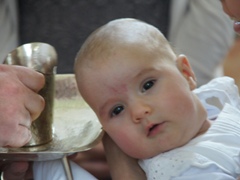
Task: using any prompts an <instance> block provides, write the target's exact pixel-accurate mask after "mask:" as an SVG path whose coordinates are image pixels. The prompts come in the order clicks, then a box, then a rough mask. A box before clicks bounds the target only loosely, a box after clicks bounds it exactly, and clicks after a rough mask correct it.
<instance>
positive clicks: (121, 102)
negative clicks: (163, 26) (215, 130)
mask: <svg viewBox="0 0 240 180" xmlns="http://www.w3.org/2000/svg"><path fill="white" fill-rule="evenodd" d="M105 33H106V34H105ZM144 33H146V34H147V35H144ZM101 36H102V37H104V38H101ZM103 39H104V40H103ZM163 39H164V38H163V35H162V34H161V33H160V32H159V31H158V30H156V28H154V27H153V26H149V25H147V24H145V23H141V22H139V21H134V22H132V21H131V20H130V21H129V20H122V21H114V22H111V23H110V24H107V25H106V26H104V27H102V28H101V29H100V30H98V31H97V32H95V33H94V34H93V36H92V37H90V39H89V40H88V41H87V43H86V45H85V46H84V47H83V50H81V51H80V53H79V55H78V58H79V59H77V62H76V64H75V72H76V78H77V82H78V86H79V90H80V92H81V94H82V96H83V98H84V99H85V100H86V102H87V103H88V104H89V105H90V106H91V108H92V109H93V110H94V111H95V113H96V114H97V116H98V118H99V120H100V122H101V124H102V125H103V129H104V130H105V131H106V132H107V134H108V135H109V136H110V137H111V138H112V140H113V142H115V143H116V144H117V146H118V147H119V148H120V151H123V152H122V155H123V157H124V154H125V156H128V157H132V158H134V159H144V158H150V157H153V156H155V155H157V154H159V153H162V152H165V151H168V150H171V149H174V148H176V147H180V146H183V145H184V144H186V143H187V142H189V141H190V140H191V139H192V138H194V137H196V136H198V135H199V134H202V133H204V132H205V131H207V130H208V128H209V127H210V123H209V121H208V120H207V116H206V111H205V109H204V108H203V106H202V105H201V103H200V101H199V100H198V98H197V97H196V96H195V95H194V94H193V93H192V90H193V89H194V88H195V87H196V83H195V76H194V73H193V71H192V69H191V67H190V65H189V63H188V60H187V58H186V57H185V56H182V55H181V56H178V57H177V56H176V55H175V54H174V53H173V52H172V50H171V48H170V46H169V45H168V44H166V40H163ZM155 40H156V41H155ZM88 43H89V44H88ZM91 43H93V44H94V43H95V44H97V46H95V45H93V44H91ZM145 44H148V45H149V47H148V48H146V46H145ZM151 44H152V46H151ZM88 48H89V49H91V51H88ZM94 48H95V49H94ZM88 53H89V55H88ZM173 112H174V113H173ZM110 143H111V142H110ZM112 144H114V143H112ZM105 147H109V148H110V149H111V147H112V146H107V145H106V143H105ZM116 149H117V148H115V150H116ZM106 151H107V150H106ZM114 152H116V151H114V148H113V153H107V154H108V156H110V157H113V158H108V160H109V161H110V165H112V166H117V165H114V164H116V163H114V162H112V163H111V159H116V158H117V157H119V151H118V153H114ZM113 154H118V155H116V156H115V157H114V155H113ZM124 159H126V158H124ZM118 160H120V161H121V162H122V159H120V158H118ZM115 162H116V161H115ZM118 162H119V161H118ZM131 162H132V163H133V162H134V161H131ZM133 164H134V163H133ZM135 165H136V164H135ZM136 166H137V165H136ZM131 167H132V166H131ZM110 168H111V169H115V170H116V168H112V167H110ZM116 171H118V170H116ZM130 171H131V170H129V172H128V173H126V174H128V175H129V173H134V172H130ZM119 173H120V174H121V176H120V177H121V178H122V176H123V171H121V172H120V171H119ZM112 175H113V176H114V177H115V172H113V171H112ZM116 177H118V175H116ZM126 177H127V176H126Z"/></svg>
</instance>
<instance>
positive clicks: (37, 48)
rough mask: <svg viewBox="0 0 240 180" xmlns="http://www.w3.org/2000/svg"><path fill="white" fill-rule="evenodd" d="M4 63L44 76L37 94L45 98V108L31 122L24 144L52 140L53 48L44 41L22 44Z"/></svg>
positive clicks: (55, 57) (38, 143)
mask: <svg viewBox="0 0 240 180" xmlns="http://www.w3.org/2000/svg"><path fill="white" fill-rule="evenodd" d="M4 63H5V64H9V65H20V66H25V67H29V68H31V69H34V70H36V71H38V72H41V73H43V74H44V76H45V86H44V87H43V89H42V90H41V91H40V92H39V94H40V95H41V96H42V97H43V98H44V99H45V108H44V110H43V112H42V113H41V114H40V116H39V117H38V118H37V119H36V120H35V121H34V122H33V123H32V125H31V133H32V139H31V140H30V142H29V143H28V144H26V146H38V145H42V144H46V143H48V142H50V141H51V140H52V136H53V134H52V123H53V100H54V76H55V69H56V65H57V53H56V51H55V49H54V48H53V47H52V46H51V45H49V44H46V43H41V42H34V43H29V44H24V45H22V46H20V47H18V48H16V49H14V50H13V51H12V52H10V53H9V54H8V55H7V57H6V58H5V60H4Z"/></svg>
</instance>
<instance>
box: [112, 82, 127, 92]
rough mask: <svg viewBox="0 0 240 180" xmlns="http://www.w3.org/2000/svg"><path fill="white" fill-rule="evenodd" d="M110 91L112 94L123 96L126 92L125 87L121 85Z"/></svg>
mask: <svg viewBox="0 0 240 180" xmlns="http://www.w3.org/2000/svg"><path fill="white" fill-rule="evenodd" d="M110 91H111V92H112V93H114V94H124V93H126V92H127V85H126V84H122V85H118V86H114V87H110Z"/></svg>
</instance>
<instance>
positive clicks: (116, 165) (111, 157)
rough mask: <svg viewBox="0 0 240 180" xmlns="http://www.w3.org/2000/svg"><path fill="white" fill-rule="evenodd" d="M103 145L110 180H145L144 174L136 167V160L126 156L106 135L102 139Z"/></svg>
mask: <svg viewBox="0 0 240 180" xmlns="http://www.w3.org/2000/svg"><path fill="white" fill-rule="evenodd" d="M103 145H104V149H105V154H106V157H107V162H108V164H109V168H110V173H111V176H112V179H114V180H118V179H119V180H121V179H138V180H146V179H147V177H146V175H145V173H144V172H143V170H142V169H141V167H140V166H139V165H138V160H137V159H134V158H131V157H129V156H128V155H126V154H125V153H124V152H123V151H122V150H121V149H120V148H119V147H118V146H117V145H116V144H115V143H114V142H113V140H112V139H111V138H110V137H109V136H108V134H107V133H105V135H104V137H103Z"/></svg>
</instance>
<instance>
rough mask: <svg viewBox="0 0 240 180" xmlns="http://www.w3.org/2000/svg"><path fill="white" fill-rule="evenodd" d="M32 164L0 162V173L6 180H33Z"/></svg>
mask: <svg viewBox="0 0 240 180" xmlns="http://www.w3.org/2000/svg"><path fill="white" fill-rule="evenodd" d="M31 167H32V166H31V163H29V162H6V161H1V162H0V171H2V173H3V176H2V177H3V179H4V180H23V179H25V180H28V179H29V180H30V179H33V175H32V168H31Z"/></svg>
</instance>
